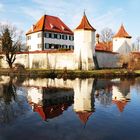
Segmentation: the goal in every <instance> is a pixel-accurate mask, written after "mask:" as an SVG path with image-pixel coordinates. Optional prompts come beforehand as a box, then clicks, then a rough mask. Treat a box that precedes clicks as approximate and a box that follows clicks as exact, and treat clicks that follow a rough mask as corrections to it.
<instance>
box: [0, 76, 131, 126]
mask: <svg viewBox="0 0 140 140" xmlns="http://www.w3.org/2000/svg"><path fill="white" fill-rule="evenodd" d="M10 81H11V80H10V78H9V77H1V78H0V116H1V117H0V120H1V121H6V119H5V118H7V120H8V119H9V120H10V119H12V117H13V118H15V117H18V115H21V114H24V113H26V112H28V111H29V110H30V109H31V108H32V110H33V111H34V112H37V113H38V114H39V115H40V116H41V117H42V119H43V120H45V121H47V120H48V119H52V118H55V117H57V116H59V115H61V114H63V112H64V111H65V110H67V109H68V108H69V107H70V106H72V105H73V111H74V112H75V113H76V115H77V117H79V119H80V121H81V122H82V123H84V124H85V123H86V122H87V121H88V119H89V118H90V116H91V115H94V112H95V111H96V105H95V101H96V102H97V103H99V104H100V105H103V106H105V107H106V106H110V105H112V104H114V105H115V106H116V107H117V108H118V111H119V112H123V111H124V110H125V107H126V106H127V104H128V103H129V101H130V100H131V97H130V88H131V85H133V82H130V81H128V80H126V79H113V80H109V79H108V80H107V79H106V80H104V79H93V78H92V79H75V80H65V81H64V80H63V79H35V80H34V79H29V80H23V81H18V79H12V82H10ZM14 87H16V92H17V94H16V96H15V97H14V96H12V97H11V96H10V97H9V95H11V94H7V95H6V94H5V92H6V93H9V92H10V91H6V90H5V89H8V90H13V89H14ZM23 93H24V94H23ZM13 95H14V93H13ZM6 101H7V102H6ZM8 102H9V103H8ZM13 108H14V111H13V110H12V109H13ZM5 110H8V111H7V113H5V112H4V111H5ZM3 112H4V113H3ZM11 112H12V113H11ZM11 114H12V115H11ZM8 116H9V117H8Z"/></svg>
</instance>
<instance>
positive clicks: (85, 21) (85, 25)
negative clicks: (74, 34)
mask: <svg viewBox="0 0 140 140" xmlns="http://www.w3.org/2000/svg"><path fill="white" fill-rule="evenodd" d="M79 29H84V30H91V31H94V32H95V31H96V30H95V29H94V28H93V27H92V26H91V25H90V23H89V21H88V19H87V16H86V14H85V11H84V14H83V17H82V20H81V22H80V25H79V26H78V27H77V28H76V30H79Z"/></svg>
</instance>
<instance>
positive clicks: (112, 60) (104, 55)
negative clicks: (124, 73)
mask: <svg viewBox="0 0 140 140" xmlns="http://www.w3.org/2000/svg"><path fill="white" fill-rule="evenodd" d="M96 57H97V62H98V65H99V68H118V67H120V66H121V64H120V63H119V59H120V58H119V57H120V56H119V54H118V53H113V52H103V51H96Z"/></svg>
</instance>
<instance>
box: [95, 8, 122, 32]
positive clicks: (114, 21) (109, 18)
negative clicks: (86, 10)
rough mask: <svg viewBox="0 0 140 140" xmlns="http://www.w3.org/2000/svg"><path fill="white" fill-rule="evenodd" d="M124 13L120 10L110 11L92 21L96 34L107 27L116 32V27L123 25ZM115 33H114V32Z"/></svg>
mask: <svg viewBox="0 0 140 140" xmlns="http://www.w3.org/2000/svg"><path fill="white" fill-rule="evenodd" d="M124 13H125V11H124V10H123V9H121V8H118V9H114V10H110V11H108V12H107V13H105V14H103V15H101V16H99V17H97V18H95V19H94V21H93V23H95V26H96V29H97V32H100V31H101V30H102V29H103V28H106V27H109V28H111V29H112V30H114V31H115V30H116V29H117V30H118V26H120V24H121V23H123V17H124ZM115 32H116V31H115Z"/></svg>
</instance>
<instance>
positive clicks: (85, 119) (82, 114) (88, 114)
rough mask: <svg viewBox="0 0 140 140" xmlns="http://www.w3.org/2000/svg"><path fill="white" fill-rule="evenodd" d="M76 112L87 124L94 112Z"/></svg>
mask: <svg viewBox="0 0 140 140" xmlns="http://www.w3.org/2000/svg"><path fill="white" fill-rule="evenodd" d="M76 114H77V115H78V117H79V119H80V120H81V121H82V122H83V123H84V124H86V122H87V121H88V119H89V117H90V116H91V114H92V112H76Z"/></svg>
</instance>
